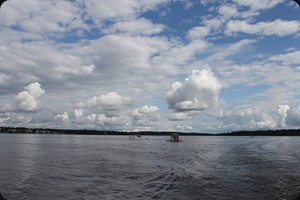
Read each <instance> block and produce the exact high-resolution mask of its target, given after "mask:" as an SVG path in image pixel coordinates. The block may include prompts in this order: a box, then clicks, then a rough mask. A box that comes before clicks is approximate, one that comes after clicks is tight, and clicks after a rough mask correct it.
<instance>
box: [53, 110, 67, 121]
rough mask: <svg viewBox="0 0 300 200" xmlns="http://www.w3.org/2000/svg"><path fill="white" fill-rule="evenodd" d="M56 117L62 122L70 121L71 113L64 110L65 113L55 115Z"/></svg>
mask: <svg viewBox="0 0 300 200" xmlns="http://www.w3.org/2000/svg"><path fill="white" fill-rule="evenodd" d="M55 118H56V119H57V120H58V121H60V122H69V120H70V119H69V115H68V113H67V112H64V113H63V114H58V115H56V116H55Z"/></svg>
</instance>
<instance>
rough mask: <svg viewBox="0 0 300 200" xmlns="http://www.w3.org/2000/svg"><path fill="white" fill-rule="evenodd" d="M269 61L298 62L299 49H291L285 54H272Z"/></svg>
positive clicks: (299, 56) (290, 63)
mask: <svg viewBox="0 0 300 200" xmlns="http://www.w3.org/2000/svg"><path fill="white" fill-rule="evenodd" d="M268 60H269V61H276V62H282V63H283V64H284V65H295V64H298V65H299V64H300V51H293V52H290V53H286V54H279V55H273V56H271V57H270V58H268Z"/></svg>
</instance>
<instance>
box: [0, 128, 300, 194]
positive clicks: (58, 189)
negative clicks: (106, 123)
mask: <svg viewBox="0 0 300 200" xmlns="http://www.w3.org/2000/svg"><path fill="white" fill-rule="evenodd" d="M167 139H168V138H167V137H163V136H157V137H153V136H152V137H151V136H144V137H142V139H141V140H130V139H129V137H127V136H81V135H14V134H12V135H10V134H0V192H1V193H2V195H3V196H4V197H6V198H7V199H8V200H22V199H28V200H49V199H55V200H59V199H63V200H68V199H72V200H73V199H74V200H77V199H82V200H83V199H86V200H87V199H88V200H93V199H97V200H98V199H99V200H100V199H108V200H110V199H111V200H115V199H122V200H124V199H130V200H135V199H143V200H144V199H162V200H168V199H174V200H175V199H180V200H193V199H205V200H206V199H207V200H211V199H216V200H218V199H222V200H224V199H225V200H226V199H228V200H229V199H230V200H232V199H255V200H257V199H258V200H259V199H270V200H276V199H280V200H281V199H287V200H288V199H294V198H295V197H296V196H297V195H298V193H299V192H300V137H219V136H217V137H204V136H201V137H182V139H183V142H180V143H171V142H167V141H166V140H167Z"/></svg>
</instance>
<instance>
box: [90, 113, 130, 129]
mask: <svg viewBox="0 0 300 200" xmlns="http://www.w3.org/2000/svg"><path fill="white" fill-rule="evenodd" d="M92 119H93V118H92ZM94 120H95V122H96V124H97V125H100V126H108V127H109V126H121V125H124V124H126V122H127V120H126V118H125V117H123V116H111V117H108V116H106V115H105V114H97V115H95V118H94Z"/></svg>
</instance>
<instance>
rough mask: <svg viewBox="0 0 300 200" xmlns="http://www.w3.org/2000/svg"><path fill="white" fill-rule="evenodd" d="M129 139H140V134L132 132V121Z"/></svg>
mask: <svg viewBox="0 0 300 200" xmlns="http://www.w3.org/2000/svg"><path fill="white" fill-rule="evenodd" d="M129 138H130V139H132V140H134V139H141V134H140V133H139V132H134V120H132V131H131V132H130V133H129Z"/></svg>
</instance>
